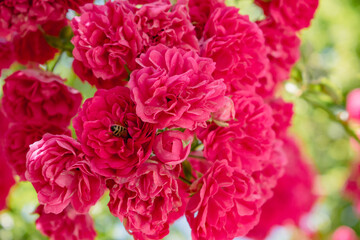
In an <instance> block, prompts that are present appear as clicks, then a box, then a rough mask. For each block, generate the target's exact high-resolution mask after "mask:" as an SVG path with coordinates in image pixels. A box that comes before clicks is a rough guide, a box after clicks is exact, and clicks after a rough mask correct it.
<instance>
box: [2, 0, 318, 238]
mask: <svg viewBox="0 0 360 240" xmlns="http://www.w3.org/2000/svg"><path fill="white" fill-rule="evenodd" d="M88 2H91V1H70V0H69V1H52V0H34V1H25V0H22V1H20V0H17V1H12V2H9V1H5V2H0V12H1V17H0V26H1V27H2V28H1V30H0V40H1V39H4V40H1V41H0V50H1V49H6V51H10V52H12V50H11V49H12V48H13V49H15V50H14V51H13V52H14V55H11V56H13V57H12V58H10V59H6V60H4V62H0V67H4V68H6V67H8V66H9V65H11V61H15V60H16V61H18V62H20V63H22V64H27V63H28V62H30V61H31V62H35V63H37V64H42V63H44V62H46V61H47V60H48V59H51V58H52V57H53V56H54V53H55V51H56V49H55V48H53V47H50V46H48V45H47V42H49V41H50V42H51V39H53V38H49V37H48V36H49V35H53V36H57V35H58V34H59V32H60V30H59V31H58V30H57V29H56V28H59V29H61V27H64V26H65V25H66V24H67V20H66V18H65V14H66V12H67V10H68V9H69V8H71V9H73V10H75V11H78V12H79V15H78V16H75V17H74V18H73V19H72V20H71V24H70V25H71V28H72V30H73V33H74V35H73V37H72V39H71V43H72V44H73V47H74V48H73V50H72V55H73V58H74V61H73V64H72V66H73V70H74V72H75V73H76V74H77V75H78V77H79V78H80V79H81V80H82V81H87V82H88V83H90V84H91V85H93V86H95V87H96V88H97V89H98V90H97V91H96V93H95V95H94V96H93V97H91V98H88V99H86V100H85V101H84V102H83V104H82V105H81V107H80V108H79V106H80V104H81V95H80V94H79V93H78V92H77V91H76V90H75V89H73V88H70V87H68V86H66V85H65V84H64V80H63V79H61V78H60V77H58V76H56V75H54V74H52V73H49V72H46V71H43V70H40V69H38V67H37V65H36V64H35V66H36V67H35V69H28V70H21V71H18V72H15V73H14V74H12V75H10V76H9V77H7V78H6V79H5V85H4V87H3V89H4V96H3V98H2V106H3V110H4V112H5V116H6V119H7V121H8V122H9V126H8V127H7V130H6V132H7V133H6V137H4V139H5V144H4V146H5V149H4V151H5V153H6V154H5V156H6V159H7V160H8V162H9V163H10V164H11V166H12V167H13V169H14V170H15V172H16V174H18V175H19V176H20V178H21V180H27V181H30V182H31V183H32V184H33V186H34V188H35V190H36V192H37V194H38V200H39V203H40V206H39V207H38V209H37V210H36V213H38V214H39V215H40V217H39V219H38V220H37V222H36V224H37V227H38V229H39V230H40V231H41V232H42V233H44V234H45V235H47V236H50V237H51V238H52V239H94V238H95V236H96V232H95V231H94V228H93V223H92V220H91V217H90V215H88V212H89V209H90V207H91V206H93V205H94V204H95V203H96V202H97V201H98V200H99V199H100V197H101V196H102V195H103V193H104V192H105V190H106V189H107V190H108V191H109V195H110V202H109V203H108V207H109V209H110V212H111V213H112V214H113V215H114V216H116V217H118V218H119V219H120V220H121V221H122V222H123V224H124V226H125V228H126V230H127V231H128V232H129V233H130V234H132V235H133V237H134V238H135V239H139V240H140V239H161V238H163V237H165V236H166V235H167V234H168V233H169V227H170V225H171V224H172V223H173V222H174V221H175V220H177V219H178V218H180V217H181V216H184V215H185V217H186V219H187V220H188V222H189V225H190V227H191V229H192V238H193V239H233V238H235V237H239V236H246V235H247V234H248V233H249V231H250V230H251V229H253V228H254V227H255V226H256V225H257V224H258V223H259V220H260V219H262V218H261V212H262V209H263V206H264V209H265V206H266V204H267V203H266V202H267V200H268V199H270V198H271V197H272V196H273V195H274V194H275V196H274V198H276V194H281V193H278V192H281V191H282V189H283V188H286V189H288V187H287V185H286V184H287V183H288V181H289V180H287V178H286V177H285V176H286V174H285V175H284V177H283V178H284V179H285V180H283V181H285V182H286V183H285V184H284V185H285V186H282V185H279V187H278V188H280V190H279V191H277V190H276V189H275V190H274V187H275V186H276V185H277V182H278V179H280V178H281V177H282V175H283V174H284V172H285V171H286V167H285V166H286V164H287V162H288V159H290V158H293V157H294V155H295V154H292V153H291V154H289V153H288V152H287V151H286V150H285V149H286V148H287V147H288V146H290V147H293V146H294V144H293V143H292V142H291V141H290V140H288V137H287V128H288V127H289V126H290V125H291V118H292V114H293V112H292V105H291V104H289V103H286V102H284V101H283V100H282V99H281V98H277V97H275V90H276V89H277V87H278V86H279V84H280V83H281V82H282V81H284V80H286V79H287V78H288V77H289V72H290V69H291V67H292V66H293V65H294V64H295V62H296V61H297V59H298V58H299V44H300V40H299V38H298V37H297V31H299V30H300V29H301V28H304V27H307V26H308V25H309V22H310V20H311V19H312V17H313V15H314V12H315V10H316V8H317V4H318V1H317V0H302V1H300V2H301V3H300V2H299V3H298V4H294V3H292V2H291V1H277V0H271V1H261V0H259V1H255V2H256V4H258V5H259V6H261V7H263V9H264V13H265V14H266V18H265V19H264V20H262V21H259V22H252V21H250V19H249V17H248V16H245V15H241V14H240V13H239V10H238V9H237V8H234V7H228V6H226V5H225V3H224V1H222V0H211V1H210V0H209V1H199V0H189V1H185V0H179V1H177V3H176V4H172V3H170V1H168V0H158V1H154V0H153V1H151V0H143V1H140V0H137V1H135V0H132V1H125V0H115V1H107V2H106V3H105V4H104V5H95V4H93V3H88ZM86 3H87V4H86ZM292 11H293V12H295V13H297V14H298V15H291V14H290V13H291V12H292ZM304 11H305V13H303V12H304ZM45 13H46V14H45ZM300 13H303V14H304V16H301V17H300V16H299V14H300ZM53 25H56V27H55V28H53V27H52V26H53ZM47 27H49V31H51V32H47V29H48V28H47ZM33 35H34V36H35V35H39V37H38V38H35V37H33ZM1 37H2V38H1ZM28 38H31V40H29V39H28ZM49 39H50V40H49ZM38 40H39V41H38ZM17 41H23V42H24V43H23V45H22V46H23V47H25V48H26V46H27V45H25V44H33V47H32V48H31V49H33V50H34V51H35V52H34V53H31V52H26V51H27V50H26V49H25V48H24V51H25V53H24V54H23V55H21V54H20V55H21V57H19V56H17V55H16V52H17V51H18V50H20V48H19V46H18V45H16V42H17ZM31 41H37V42H36V43H32V42H31ZM41 41H45V43H44V45H43V47H37V46H38V45H36V44H41ZM1 44H3V45H4V46H2V45H1ZM6 44H7V45H9V46H10V45H11V46H10V47H11V48H10V47H7V45H6ZM46 48H50V50H49V49H46ZM4 51H5V50H4ZM4 51H2V52H0V53H1V54H4V53H3V52H4ZM42 51H46V54H47V55H46V54H45V53H43V52H42ZM22 57H23V58H22ZM5 61H7V62H5ZM33 68H34V67H33ZM74 116H75V118H74V119H73V121H72V126H73V128H74V130H75V133H76V137H77V138H76V139H75V138H73V137H71V132H70V131H69V130H68V127H69V125H70V121H71V119H72V117H74ZM289 141H290V144H288V142H289ZM293 149H296V150H294V151H297V148H296V146H295V147H293ZM301 160H302V159H300V158H299V159H296V163H292V162H290V164H289V165H288V166H289V168H291V169H292V168H296V169H297V168H299V169H297V170H298V171H300V172H301V173H303V172H305V173H306V174H308V176H309V177H308V178H306V179H305V180H304V182H302V181H301V180H299V181H298V182H299V183H298V185H299V188H301V189H302V188H307V189H311V187H312V184H313V178H312V177H313V175H311V173H310V170H308V168H307V166H304V167H298V166H303V163H302V161H301ZM296 174H297V172H296V173H292V172H289V177H288V178H289V179H292V178H296V177H294V175H296ZM296 180H298V179H296ZM279 183H281V180H280V182H279ZM312 196H313V195H311V194H310V197H309V204H308V205H307V206H306V207H304V208H302V207H299V206H298V205H295V206H294V208H296V209H294V212H295V214H296V217H295V218H296V220H295V221H297V222H298V218H299V216H300V215H302V214H303V213H304V212H306V211H308V210H309V208H310V207H311V205H312V204H313V202H314V197H312ZM264 204H265V205H264ZM294 204H296V203H294ZM291 207H292V206H291V204H289V208H291ZM286 214H287V213H286V212H285V213H284V215H286ZM291 217H292V216H284V217H283V218H284V219H286V218H291ZM262 221H266V219H265V220H263V219H262V220H261V222H260V223H261V224H263V223H262ZM270 221H271V220H270ZM266 224H270V225H271V226H272V224H279V222H276V221H272V222H268V223H266ZM260 227H261V226H260ZM267 230H268V229H267ZM267 230H266V231H267ZM265 235H266V234H265Z"/></svg>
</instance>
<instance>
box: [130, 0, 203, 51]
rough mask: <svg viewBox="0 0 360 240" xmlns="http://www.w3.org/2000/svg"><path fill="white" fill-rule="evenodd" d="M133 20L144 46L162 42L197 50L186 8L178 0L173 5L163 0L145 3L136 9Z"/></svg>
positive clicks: (171, 45) (196, 42)
mask: <svg viewBox="0 0 360 240" xmlns="http://www.w3.org/2000/svg"><path fill="white" fill-rule="evenodd" d="M135 22H136V23H137V25H138V27H139V29H140V31H141V33H142V34H143V38H144V45H145V47H146V48H148V47H150V46H155V45H157V44H159V43H162V44H164V45H166V46H168V47H178V48H182V49H185V50H195V51H198V50H199V44H198V40H197V38H196V35H195V31H194V26H193V25H192V23H191V20H190V16H189V12H188V8H187V6H186V5H185V4H183V3H180V1H179V2H178V3H177V4H175V5H174V6H173V5H171V3H164V2H163V1H158V2H154V3H149V4H145V5H143V6H142V7H141V8H140V9H139V10H138V11H136V13H135Z"/></svg>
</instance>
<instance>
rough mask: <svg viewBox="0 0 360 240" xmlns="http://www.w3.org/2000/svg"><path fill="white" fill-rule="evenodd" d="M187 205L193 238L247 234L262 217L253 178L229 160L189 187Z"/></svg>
mask: <svg viewBox="0 0 360 240" xmlns="http://www.w3.org/2000/svg"><path fill="white" fill-rule="evenodd" d="M190 192H191V193H194V194H193V196H192V197H191V198H190V201H189V203H188V205H187V208H186V218H187V220H188V222H189V224H190V227H191V229H192V238H193V239H209V240H215V239H229V240H230V239H233V238H235V237H240V236H244V235H245V234H247V233H248V231H249V230H250V229H252V228H253V227H254V226H255V225H256V223H257V221H258V218H259V215H260V211H259V208H258V205H257V201H258V198H259V196H258V195H257V194H256V186H255V183H254V181H253V180H252V179H251V178H250V177H249V175H247V174H246V173H244V172H243V171H241V170H240V169H238V168H231V167H230V166H229V165H228V162H227V161H226V160H222V161H215V162H214V164H213V166H212V167H211V168H210V169H209V170H208V171H207V172H206V173H205V174H204V175H203V176H202V177H201V178H200V179H198V180H196V181H195V182H194V183H193V184H192V185H191V187H190Z"/></svg>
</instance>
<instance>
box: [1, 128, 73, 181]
mask: <svg viewBox="0 0 360 240" xmlns="http://www.w3.org/2000/svg"><path fill="white" fill-rule="evenodd" d="M45 133H52V134H66V135H68V136H71V132H70V131H69V130H68V129H64V128H60V127H57V126H53V125H47V124H26V123H11V124H10V126H9V129H8V130H7V131H6V135H5V139H4V140H5V141H4V148H5V153H6V158H7V160H8V161H9V163H10V165H11V167H12V168H13V169H14V170H15V173H16V174H17V175H19V176H20V179H21V180H25V171H26V153H27V152H28V151H29V145H30V144H33V143H34V142H36V141H39V140H41V138H42V136H43V135H44V134H45Z"/></svg>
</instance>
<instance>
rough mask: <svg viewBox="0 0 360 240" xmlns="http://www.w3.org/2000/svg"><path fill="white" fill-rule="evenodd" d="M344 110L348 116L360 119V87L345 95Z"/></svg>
mask: <svg viewBox="0 0 360 240" xmlns="http://www.w3.org/2000/svg"><path fill="white" fill-rule="evenodd" d="M346 111H347V112H348V113H349V118H350V119H352V120H355V121H360V88H357V89H354V90H352V91H351V92H350V93H349V94H348V95H347V97H346Z"/></svg>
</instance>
